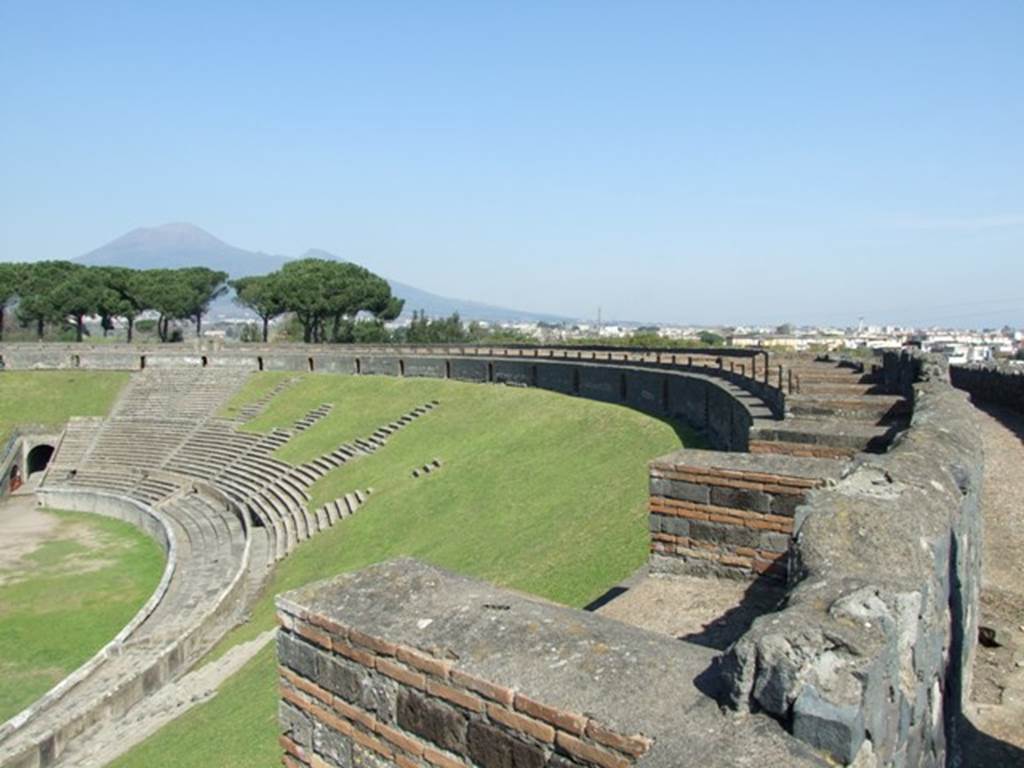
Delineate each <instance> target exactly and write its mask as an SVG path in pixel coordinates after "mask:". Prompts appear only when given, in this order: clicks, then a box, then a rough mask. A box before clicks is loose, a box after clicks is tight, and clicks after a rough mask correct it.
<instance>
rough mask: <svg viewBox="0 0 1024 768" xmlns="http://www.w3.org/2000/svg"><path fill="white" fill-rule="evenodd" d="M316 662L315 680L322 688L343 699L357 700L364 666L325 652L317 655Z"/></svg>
mask: <svg viewBox="0 0 1024 768" xmlns="http://www.w3.org/2000/svg"><path fill="white" fill-rule="evenodd" d="M317 664H318V665H319V666H318V668H317V680H318V682H319V684H320V686H321V687H322V688H326V689H327V690H328V691H330V692H331V693H333V694H335V695H337V696H340V697H341V698H343V699H345V701H348V702H357V701H359V699H360V697H361V693H362V690H363V678H364V677H365V676H366V672H365V667H360V666H358V665H356V664H353V663H351V662H349V661H346V660H344V659H339V658H338V657H336V656H330V655H328V654H325V653H320V654H319V655H318V658H317ZM300 674H301V673H300ZM306 676H307V677H308V675H306Z"/></svg>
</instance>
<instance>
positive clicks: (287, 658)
mask: <svg viewBox="0 0 1024 768" xmlns="http://www.w3.org/2000/svg"><path fill="white" fill-rule="evenodd" d="M318 653H319V652H318V651H317V649H316V648H314V647H313V646H312V645H310V644H309V643H307V642H306V641H305V640H302V639H301V638H299V637H297V636H295V635H293V634H292V633H291V632H284V631H281V632H278V633H277V657H278V658H279V659H280V660H281V663H282V664H283V665H284V666H286V667H288V668H289V669H291V670H293V671H295V672H296V673H298V674H300V675H302V676H303V677H305V678H307V679H308V680H315V679H316V676H317V656H318Z"/></svg>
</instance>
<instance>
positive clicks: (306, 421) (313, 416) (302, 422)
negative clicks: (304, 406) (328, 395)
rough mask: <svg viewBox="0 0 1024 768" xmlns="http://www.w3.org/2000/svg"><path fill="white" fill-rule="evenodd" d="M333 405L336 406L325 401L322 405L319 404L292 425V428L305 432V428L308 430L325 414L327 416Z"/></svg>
mask: <svg viewBox="0 0 1024 768" xmlns="http://www.w3.org/2000/svg"><path fill="white" fill-rule="evenodd" d="M333 407H334V406H333V405H331V404H330V403H323V404H321V405H318V406H317V407H316V408H314V409H313V410H311V411H310V412H309V413H307V414H306V415H305V416H303V417H302V418H301V419H299V420H298V421H296V422H295V423H294V424H293V425H292V430H293V431H295V432H304V431H305V430H307V429H309V428H310V427H312V426H314V425H315V424H316V423H317V422H318V421H320V419H322V418H324V417H325V416H327V414H329V413H330V412H331V409H332V408H333Z"/></svg>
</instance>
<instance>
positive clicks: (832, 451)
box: [750, 361, 910, 458]
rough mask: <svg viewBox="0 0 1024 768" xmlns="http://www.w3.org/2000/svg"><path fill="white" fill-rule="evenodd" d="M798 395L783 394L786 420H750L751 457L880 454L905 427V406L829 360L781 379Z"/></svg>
mask: <svg viewBox="0 0 1024 768" xmlns="http://www.w3.org/2000/svg"><path fill="white" fill-rule="evenodd" d="M789 373H791V374H792V377H791V378H792V380H793V381H794V382H795V384H797V385H798V388H799V391H797V392H794V393H791V394H787V395H786V410H787V414H786V418H785V419H782V420H778V419H755V420H754V424H753V427H752V428H751V432H750V452H751V453H778V454H787V455H791V456H806V457H819V458H849V457H851V456H853V455H854V454H856V453H858V452H861V451H867V452H873V453H878V452H882V451H884V450H886V448H887V447H888V446H889V444H890V443H891V442H892V440H893V438H894V437H895V436H896V435H897V434H898V433H899V432H900V431H901V430H903V429H904V428H905V427H906V424H907V420H908V418H909V415H910V404H909V403H908V402H907V401H906V400H905V399H904V398H902V397H899V396H895V395H888V394H881V393H879V392H878V389H879V388H878V385H877V383H876V382H875V381H874V378H873V374H870V373H865V372H864V371H862V370H859V369H857V368H852V367H849V366H845V365H842V364H839V363H836V362H833V361H815V362H798V363H795V364H793V365H791V366H789V368H788V371H787V374H789Z"/></svg>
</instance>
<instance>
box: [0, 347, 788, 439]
mask: <svg viewBox="0 0 1024 768" xmlns="http://www.w3.org/2000/svg"><path fill="white" fill-rule="evenodd" d="M731 354H732V355H734V356H735V357H726V356H723V355H722V354H714V355H712V354H706V353H701V352H699V351H694V350H689V351H683V352H679V353H660V352H636V351H629V350H626V351H620V350H615V351H612V350H591V349H576V348H573V349H567V348H541V349H538V348H522V347H472V346H440V347H397V348H396V347H377V346H352V347H349V346H346V347H332V346H322V345H312V346H305V345H290V346H289V345H281V346H257V345H245V346H240V347H228V348H216V347H210V348H208V349H207V348H203V347H198V348H189V347H186V346H185V345H182V346H181V347H178V348H174V347H173V346H172V347H169V346H168V345H149V346H144V345H138V346H135V345H133V346H131V347H126V346H125V345H118V346H114V345H98V346H87V345H56V344H53V345H51V344H7V345H3V344H0V362H2V364H3V368H5V369H7V370H31V369H65V368H82V369H93V370H103V369H105V370H115V369H116V370H140V369H146V370H153V369H160V368H166V367H171V368H174V367H180V366H191V367H208V368H210V369H225V368H226V369H237V370H240V371H259V370H265V371H297V372H302V371H313V372H317V373H335V374H343V375H386V376H408V377H429V378H448V379H454V380H457V381H467V382H479V383H485V382H493V383H500V384H510V385H518V386H536V387H539V388H541V389H548V390H552V391H555V392H561V393H563V394H568V395H577V396H580V397H586V398H590V399H594V400H601V401H604V402H611V403H621V404H625V405H628V406H630V407H633V408H636V409H638V410H641V411H644V412H647V413H652V414H656V415H659V416H664V415H669V416H673V417H677V418H681V419H683V420H685V421H686V422H687V423H688V424H690V425H691V426H693V427H695V428H696V429H699V430H702V431H704V432H705V433H706V435H707V438H708V440H709V442H710V443H711V444H712V445H713V446H714V447H715V448H720V449H723V450H734V451H744V450H746V449H747V446H748V441H749V434H750V429H751V426H752V425H753V422H754V420H755V419H771V418H772V417H773V416H774V415H778V414H781V413H782V412H783V409H784V407H785V397H784V395H783V393H782V392H781V390H780V389H778V387H775V386H772V385H771V384H769V383H767V380H768V379H769V378H771V377H772V376H773V375H778V374H777V372H776V373H775V374H773V372H772V371H771V370H769V369H768V367H767V365H766V363H765V362H764V361H765V359H766V357H765V354H764V353H763V352H759V353H747V352H742V351H735V352H732V353H731Z"/></svg>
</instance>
